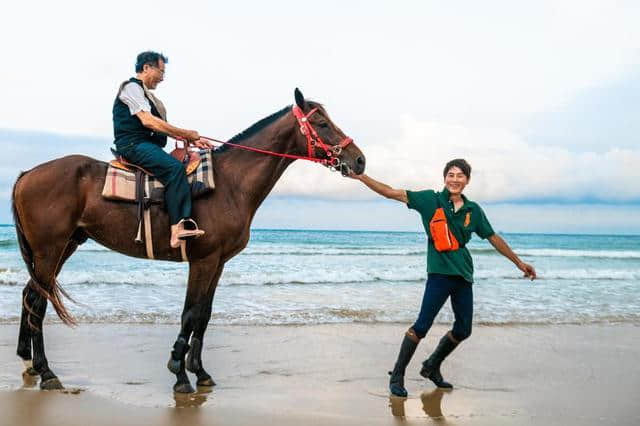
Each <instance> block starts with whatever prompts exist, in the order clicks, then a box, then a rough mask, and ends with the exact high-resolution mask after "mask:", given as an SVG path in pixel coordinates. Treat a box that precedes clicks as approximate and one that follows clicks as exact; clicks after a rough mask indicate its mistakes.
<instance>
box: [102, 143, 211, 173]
mask: <svg viewBox="0 0 640 426" xmlns="http://www.w3.org/2000/svg"><path fill="white" fill-rule="evenodd" d="M111 153H112V154H113V156H114V157H116V159H115V160H111V161H110V162H109V164H110V165H112V166H113V167H115V168H117V169H120V170H126V171H129V172H135V171H136V170H140V171H141V172H142V173H144V174H147V175H149V176H153V173H151V172H149V171H148V170H145V169H144V168H142V167H140V166H137V165H135V164H133V163H130V162H128V161H127V160H126V159H125V158H124V157H123V156H122V155H121V154H120V153H119V152H118V151H116V150H115V149H113V148H111ZM170 155H171V156H172V157H173V158H175V159H176V160H178V161H180V162H181V163H182V164H183V165H184V171H185V172H186V173H187V176H189V175H190V174H191V173H193V172H194V171H195V170H196V169H197V168H198V166H199V165H200V161H201V157H200V153H199V152H196V151H189V150H188V149H187V148H186V147H185V148H178V147H176V149H174V150H173V151H171V153H170Z"/></svg>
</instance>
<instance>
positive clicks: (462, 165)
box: [442, 158, 471, 179]
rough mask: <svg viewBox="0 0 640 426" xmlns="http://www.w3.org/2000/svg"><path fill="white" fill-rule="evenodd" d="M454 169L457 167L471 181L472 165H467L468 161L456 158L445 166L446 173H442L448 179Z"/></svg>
mask: <svg viewBox="0 0 640 426" xmlns="http://www.w3.org/2000/svg"><path fill="white" fill-rule="evenodd" d="M452 167H457V168H459V169H460V170H462V173H464V175H465V176H466V177H467V179H471V165H470V164H469V163H467V160H465V159H463V158H456V159H455V160H451V161H449V162H448V163H447V165H446V166H444V171H443V172H442V176H443V177H447V173H449V170H451V168H452Z"/></svg>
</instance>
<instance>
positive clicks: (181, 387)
mask: <svg viewBox="0 0 640 426" xmlns="http://www.w3.org/2000/svg"><path fill="white" fill-rule="evenodd" d="M173 391H174V392H177V393H194V392H195V390H194V389H193V388H192V387H191V383H176V384H175V385H173Z"/></svg>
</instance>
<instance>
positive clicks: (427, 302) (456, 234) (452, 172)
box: [351, 159, 536, 396]
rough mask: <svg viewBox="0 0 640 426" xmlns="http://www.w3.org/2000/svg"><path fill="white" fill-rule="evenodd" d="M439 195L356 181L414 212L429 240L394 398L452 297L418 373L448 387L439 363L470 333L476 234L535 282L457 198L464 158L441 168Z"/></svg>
mask: <svg viewBox="0 0 640 426" xmlns="http://www.w3.org/2000/svg"><path fill="white" fill-rule="evenodd" d="M443 175H444V188H443V189H442V192H435V191H433V190H426V191H418V192H413V191H407V190H404V189H394V188H391V187H390V186H388V185H386V184H384V183H382V182H378V181H376V180H375V179H372V178H370V177H369V176H367V175H365V174H361V175H355V174H351V177H352V178H354V179H357V180H359V181H361V182H362V183H364V184H365V185H367V186H368V187H369V188H371V189H372V190H373V191H375V192H377V193H378V194H380V195H382V196H384V197H386V198H391V199H393V200H398V201H401V202H403V203H405V204H406V205H407V207H408V208H410V209H413V210H417V211H418V213H420V216H421V217H422V223H423V225H424V229H425V231H426V233H427V237H428V250H427V275H428V278H427V284H426V289H425V292H424V296H423V299H422V306H421V308H420V314H419V315H418V319H417V320H416V322H415V323H414V324H413V326H412V327H411V328H409V330H407V332H406V333H405V336H404V339H403V341H402V345H401V346H400V353H399V354H398V360H397V361H396V364H395V366H394V368H393V372H392V373H391V379H390V380H389V390H390V391H391V393H392V394H393V395H396V396H407V390H406V389H405V387H404V374H405V370H406V368H407V364H409V361H410V360H411V357H412V356H413V354H414V352H415V351H416V348H417V347H418V343H419V342H420V340H421V339H423V338H424V337H425V336H426V335H427V332H428V331H429V328H431V325H432V324H433V320H434V319H435V317H436V315H437V314H438V312H440V309H441V308H442V305H444V302H445V301H446V300H447V298H449V297H451V307H452V309H453V313H454V315H455V321H454V323H453V328H452V329H451V330H450V331H448V332H447V334H445V335H444V336H443V337H442V338H441V339H440V342H439V343H438V346H437V347H436V349H435V350H434V351H433V353H432V354H431V356H430V357H429V358H427V359H426V360H425V361H424V362H423V363H422V369H421V370H420V375H422V376H423V377H425V378H427V379H430V380H431V381H432V382H433V383H435V385H436V386H438V387H440V388H452V387H453V386H452V385H451V384H450V383H448V382H446V381H445V380H444V378H443V377H442V374H440V365H441V364H442V361H443V360H444V359H445V358H446V357H447V356H448V355H449V354H450V353H451V352H452V351H453V350H454V349H455V348H456V347H457V346H458V344H459V343H460V342H461V341H463V340H464V339H466V338H468V337H469V336H470V335H471V322H472V317H473V291H472V283H473V261H472V259H471V254H470V253H469V250H468V249H467V248H466V244H467V243H468V242H469V240H470V239H471V233H472V232H475V233H476V234H477V235H478V236H479V237H480V238H483V239H484V238H487V239H488V240H489V242H490V243H491V245H493V247H495V249H496V250H497V251H498V252H499V253H500V254H502V255H503V256H505V257H506V258H508V259H509V260H511V261H512V262H513V263H514V264H515V265H516V267H517V268H518V269H520V270H521V271H522V272H524V276H525V277H528V278H530V279H532V280H533V279H535V278H536V271H535V269H534V268H533V267H532V266H531V265H528V264H526V263H524V262H523V261H521V260H520V258H519V257H518V256H517V255H516V254H515V253H514V252H513V251H512V250H511V248H510V247H509V245H508V244H507V243H506V242H505V241H504V240H503V239H502V238H501V237H500V236H499V235H497V234H496V233H495V232H494V231H493V228H491V224H490V223H489V221H488V220H487V217H486V216H485V215H484V212H483V211H482V209H481V208H480V206H479V205H478V204H476V203H474V202H473V201H471V200H469V199H467V197H465V196H464V195H463V194H462V191H464V188H465V187H466V186H467V184H468V183H469V180H470V179H471V166H470V165H469V163H467V162H466V161H465V160H463V159H455V160H452V161H449V162H448V163H447V165H446V166H445V168H444V172H443Z"/></svg>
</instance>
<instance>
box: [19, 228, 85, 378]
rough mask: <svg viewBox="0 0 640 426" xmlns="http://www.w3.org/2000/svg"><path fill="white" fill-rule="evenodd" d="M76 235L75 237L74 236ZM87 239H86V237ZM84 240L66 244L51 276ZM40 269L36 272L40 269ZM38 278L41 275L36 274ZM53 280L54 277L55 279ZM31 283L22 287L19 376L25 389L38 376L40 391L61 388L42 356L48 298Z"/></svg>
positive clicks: (44, 357) (57, 271)
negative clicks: (43, 328)
mask: <svg viewBox="0 0 640 426" xmlns="http://www.w3.org/2000/svg"><path fill="white" fill-rule="evenodd" d="M74 236H75V234H74ZM85 240H86V238H85ZM82 242H83V241H79V240H78V239H73V240H71V241H69V242H68V243H67V245H66V246H65V249H64V253H63V254H62V257H61V258H60V261H59V262H58V263H57V265H56V267H55V274H54V277H57V275H58V274H59V273H60V269H61V268H62V265H63V264H64V263H65V262H66V260H67V259H68V258H69V257H70V256H71V255H72V254H73V253H74V252H75V251H76V249H77V248H78V245H79V244H81V243H82ZM41 269H42V268H41V267H40V266H38V267H37V271H39V270H41ZM39 276H42V275H40V274H39ZM54 279H55V278H54ZM33 284H34V283H33V282H32V280H29V282H28V283H27V285H26V287H25V288H24V290H23V292H22V294H23V299H22V300H23V303H22V315H21V319H20V333H19V336H18V350H17V354H18V356H19V357H20V358H22V360H23V362H24V364H25V371H24V372H23V373H22V377H23V380H24V385H25V387H32V386H35V384H36V382H37V379H36V377H37V376H38V375H40V377H41V379H42V382H41V384H40V387H41V388H42V389H61V388H62V384H61V383H60V381H59V380H58V378H57V377H56V375H55V374H53V372H52V371H51V370H50V369H49V366H48V361H47V358H46V356H45V353H44V336H43V334H42V333H43V332H42V322H43V320H44V316H45V313H46V310H47V299H46V298H44V297H43V296H41V295H40V294H39V293H38V292H37V291H36V290H35V289H34V285H33ZM32 346H33V351H34V357H33V359H32V356H31V350H32Z"/></svg>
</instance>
